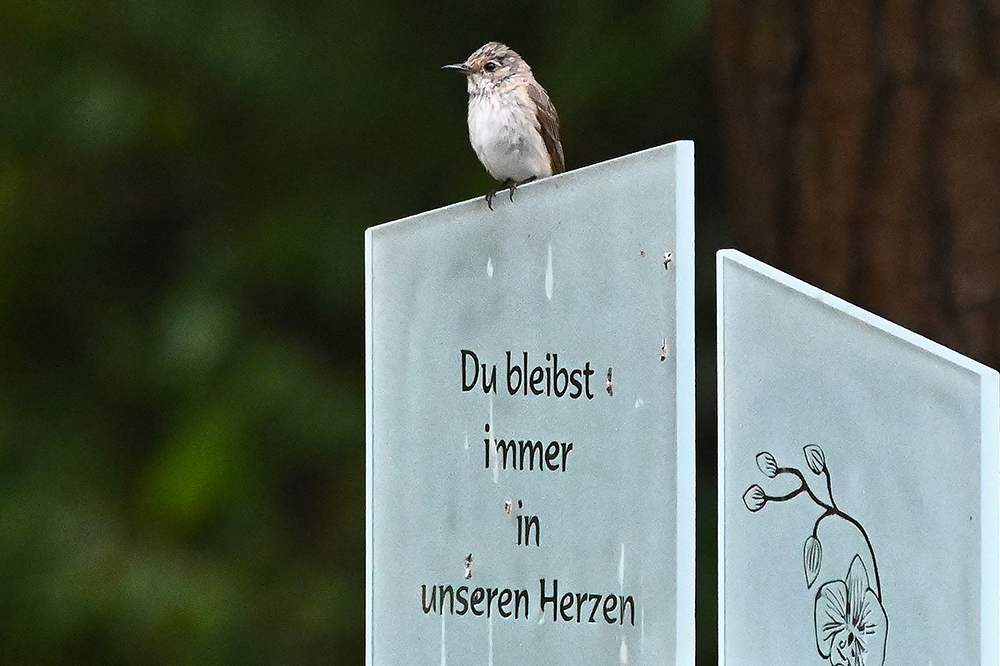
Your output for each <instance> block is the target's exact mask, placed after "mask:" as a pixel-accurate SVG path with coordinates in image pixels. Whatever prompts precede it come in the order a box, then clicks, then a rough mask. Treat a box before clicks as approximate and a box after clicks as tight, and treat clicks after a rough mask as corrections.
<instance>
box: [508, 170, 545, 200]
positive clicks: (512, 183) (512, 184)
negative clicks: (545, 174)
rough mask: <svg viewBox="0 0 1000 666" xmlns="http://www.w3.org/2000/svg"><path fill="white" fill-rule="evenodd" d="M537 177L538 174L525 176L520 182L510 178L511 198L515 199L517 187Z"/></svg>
mask: <svg viewBox="0 0 1000 666" xmlns="http://www.w3.org/2000/svg"><path fill="white" fill-rule="evenodd" d="M537 178H538V176H531V177H530V178H525V179H524V180H522V181H521V182H519V183H518V182H515V181H512V180H510V179H509V178H508V181H509V182H510V184H511V185H510V200H511V201H514V190H516V189H517V188H519V187H520V186H521V185H524V184H525V183H530V182H531V181H533V180H535V179H537Z"/></svg>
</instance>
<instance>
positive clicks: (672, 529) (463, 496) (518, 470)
mask: <svg viewBox="0 0 1000 666" xmlns="http://www.w3.org/2000/svg"><path fill="white" fill-rule="evenodd" d="M493 208H494V210H492V211H490V210H489V209H488V208H487V206H486V202H485V201H484V200H483V199H482V197H479V198H477V199H475V200H471V201H466V202H464V203H460V204H456V205H453V206H449V207H447V208H443V209H440V210H436V211H431V212H428V213H424V214H421V215H416V216H414V217H412V218H408V219H405V220H400V221H397V222H392V223H388V224H384V225H381V226H378V227H374V228H372V229H369V230H368V232H367V233H366V236H365V241H366V268H367V294H366V295H367V419H368V423H367V433H368V469H367V482H368V483H367V530H368V531H367V539H368V544H367V552H368V556H367V572H366V573H367V590H368V598H367V622H366V626H367V636H366V643H367V655H366V656H367V663H368V664H369V665H372V664H377V665H378V666H390V665H392V664H401V665H402V664H405V665H406V666H410V665H411V664H441V665H444V664H452V665H460V664H489V665H496V666H501V665H505V664H509V665H511V666H523V665H525V664H550V665H553V666H555V665H558V664H567V665H568V664H573V665H577V664H583V663H587V664H626V663H628V664H668V663H670V664H673V663H677V664H693V663H694V302H693V299H694V154H693V144H691V143H690V142H680V143H675V144H670V145H667V146H662V147H659V148H654V149H651V150H647V151H644V152H641V153H637V154H634V155H630V156H627V157H623V158H620V159H616V160H612V161H610V162H606V163H602V164H598V165H594V166H591V167H587V168H583V169H579V170H577V171H572V172H569V173H566V174H562V175H559V176H554V177H551V178H545V179H543V180H540V181H538V182H536V183H531V184H528V185H525V186H522V187H519V188H518V189H517V191H516V193H514V195H513V200H511V199H510V197H508V195H507V194H506V193H501V194H500V195H498V196H497V197H496V199H494V201H493Z"/></svg>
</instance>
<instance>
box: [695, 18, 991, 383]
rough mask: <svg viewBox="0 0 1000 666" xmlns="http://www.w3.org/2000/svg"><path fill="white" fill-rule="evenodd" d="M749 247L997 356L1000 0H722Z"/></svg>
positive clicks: (907, 322) (728, 101)
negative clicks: (999, 0)
mask: <svg viewBox="0 0 1000 666" xmlns="http://www.w3.org/2000/svg"><path fill="white" fill-rule="evenodd" d="M712 28H713V31H714V44H715V46H714V48H715V57H716V66H717V75H718V83H719V86H718V87H719V94H720V100H721V104H722V109H723V114H724V122H725V130H726V145H727V148H728V151H729V152H728V164H729V169H730V173H729V176H730V184H731V192H732V194H733V196H732V201H733V207H734V220H735V224H736V231H737V236H738V238H739V239H740V243H741V245H742V247H743V248H745V249H746V250H747V252H749V253H750V254H752V255H754V256H756V257H758V258H760V259H762V260H764V261H767V262H769V263H772V264H774V265H776V266H777V267H779V268H782V269H783V270H786V271H788V272H789V273H791V274H793V275H795V276H797V277H800V278H802V279H804V280H806V281H807V282H810V283H812V284H815V285H817V286H819V287H821V288H823V289H826V290H828V291H831V292H833V293H834V294H837V295H839V296H842V297H843V298H846V299H847V300H849V301H852V302H854V303H857V304H858V305H861V306H862V307H864V308H866V309H869V310H871V311H873V312H875V313H877V314H880V315H882V316H884V317H886V318H888V319H890V320H892V321H894V322H897V323H899V324H902V325H903V326H906V327H908V328H911V329H913V330H915V331H917V332H919V333H922V334H923V335H926V336H927V337H929V338H932V339H934V340H937V341H938V342H941V343H943V344H945V345H947V346H949V347H952V348H954V349H956V350H958V351H961V352H962V353H964V354H967V355H969V356H972V357H973V358H976V359H978V360H980V361H983V362H984V363H987V364H989V365H992V366H993V367H1000V2H998V1H997V0H882V1H875V0H870V1H862V0H823V1H808V0H715V1H714V2H713V5H712Z"/></svg>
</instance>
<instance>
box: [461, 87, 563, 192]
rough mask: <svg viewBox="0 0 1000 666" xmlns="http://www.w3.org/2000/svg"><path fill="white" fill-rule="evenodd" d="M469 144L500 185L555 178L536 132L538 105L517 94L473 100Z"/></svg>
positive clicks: (498, 92)
mask: <svg viewBox="0 0 1000 666" xmlns="http://www.w3.org/2000/svg"><path fill="white" fill-rule="evenodd" d="M523 97H525V98H526V97H527V95H524V96H523ZM469 141H470V142H471V143H472V148H473V150H475V151H476V156H477V157H478V158H479V161H480V162H482V163H483V166H484V167H486V170H487V171H488V172H489V173H490V175H491V176H493V177H494V178H496V179H497V180H499V181H505V180H507V179H511V180H514V181H517V182H521V181H524V180H527V179H528V178H531V177H537V178H541V177H543V176H550V175H552V165H551V161H550V159H549V155H548V152H547V151H546V149H545V143H544V141H543V140H542V137H541V134H539V132H538V130H537V129H536V123H535V108H534V105H533V104H531V102H530V100H527V99H521V96H519V95H517V93H516V91H512V92H504V91H501V90H497V89H494V90H492V91H489V92H484V93H481V94H478V95H470V96H469Z"/></svg>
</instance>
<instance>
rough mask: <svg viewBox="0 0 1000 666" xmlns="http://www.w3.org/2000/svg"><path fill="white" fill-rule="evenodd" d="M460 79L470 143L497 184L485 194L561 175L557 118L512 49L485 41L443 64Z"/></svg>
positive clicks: (490, 202) (490, 196)
mask: <svg viewBox="0 0 1000 666" xmlns="http://www.w3.org/2000/svg"><path fill="white" fill-rule="evenodd" d="M442 69H453V70H455V71H458V72H462V73H463V74H465V76H466V78H467V82H468V89H469V141H470V142H471V143H472V148H473V150H475V151H476V157H478V158H479V161H480V162H482V163H483V166H484V167H486V170H487V171H488V172H489V174H490V175H491V176H493V177H494V178H496V179H497V180H498V181H500V185H498V186H497V187H495V188H493V189H492V190H491V191H490V192H489V193H488V194H487V195H486V205H487V206H489V208H490V210H493V197H495V196H496V194H497V192H500V191H501V190H505V189H506V190H510V200H511V201H513V200H514V190H515V189H516V188H517V187H518V186H519V185H523V184H525V183H528V182H531V181H533V180H535V179H536V178H544V177H545V176H551V175H552V174H555V173H562V172H563V171H565V170H566V165H565V160H564V158H563V149H562V144H561V143H560V142H559V114H558V113H556V107H555V106H553V105H552V101H551V100H550V99H549V94H548V93H547V92H545V88H543V87H542V86H540V85H538V81H535V77H534V76H533V75H532V74H531V67H529V66H528V63H526V62H525V61H524V59H523V58H522V57H521V56H519V55H518V54H517V53H515V52H514V50H513V49H511V48H509V47H507V46H505V45H503V44H501V43H499V42H489V43H487V44H484V45H483V46H481V47H480V48H479V49H478V50H477V51H476V52H475V53H473V54H472V55H470V56H469V58H468V60H466V61H465V62H460V63H457V64H454V65H445V66H444V67H443V68H442Z"/></svg>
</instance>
